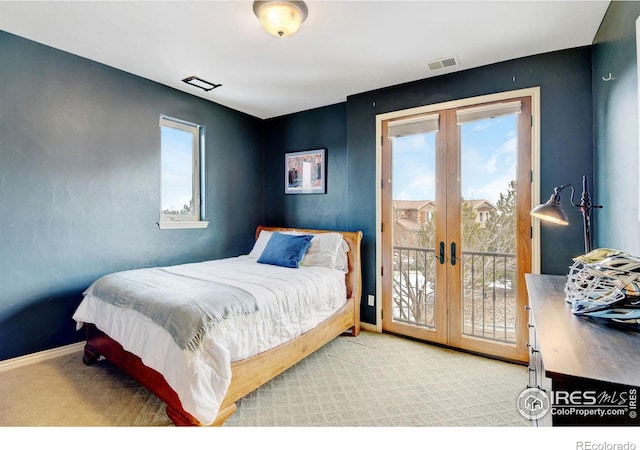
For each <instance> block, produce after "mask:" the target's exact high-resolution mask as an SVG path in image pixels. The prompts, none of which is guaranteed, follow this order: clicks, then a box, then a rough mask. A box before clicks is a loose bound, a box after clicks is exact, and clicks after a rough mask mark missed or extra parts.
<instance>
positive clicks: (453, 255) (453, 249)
mask: <svg viewBox="0 0 640 450" xmlns="http://www.w3.org/2000/svg"><path fill="white" fill-rule="evenodd" d="M451 265H452V266H455V265H456V243H455V242H452V243H451Z"/></svg>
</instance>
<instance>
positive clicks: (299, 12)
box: [253, 1, 308, 37]
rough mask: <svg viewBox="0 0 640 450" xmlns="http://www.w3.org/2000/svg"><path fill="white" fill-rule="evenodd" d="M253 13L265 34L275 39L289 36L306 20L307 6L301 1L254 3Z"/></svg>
mask: <svg viewBox="0 0 640 450" xmlns="http://www.w3.org/2000/svg"><path fill="white" fill-rule="evenodd" d="M253 12H254V13H255V15H256V16H258V18H259V19H260V23H261V24H262V26H263V27H264V29H265V30H267V32H269V33H270V34H272V35H274V36H277V37H285V36H290V35H292V34H293V33H295V32H296V31H298V28H300V24H301V23H302V22H304V21H305V19H306V18H307V12H308V11H307V5H305V3H304V2H302V1H291V2H279V1H261V2H259V1H255V2H253Z"/></svg>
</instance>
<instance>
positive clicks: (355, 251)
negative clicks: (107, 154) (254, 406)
mask: <svg viewBox="0 0 640 450" xmlns="http://www.w3.org/2000/svg"><path fill="white" fill-rule="evenodd" d="M262 230H267V231H300V232H304V233H324V232H332V230H312V229H302V228H283V227H265V226H262V225H260V226H259V227H258V228H257V229H256V235H255V237H256V239H257V238H258V235H259V234H260V231H262ZM333 232H336V231H333ZM337 232H338V233H340V234H342V236H343V237H344V239H345V241H346V242H347V243H348V244H349V247H350V251H349V252H348V253H347V256H348V261H349V272H348V273H347V274H346V276H345V283H346V288H347V299H348V301H347V303H346V304H345V305H344V306H343V307H342V308H341V309H340V310H339V311H338V312H337V313H336V314H334V315H333V316H332V317H330V318H328V319H327V320H325V321H324V322H322V323H321V324H320V325H318V326H317V327H315V328H314V329H312V330H310V331H308V332H306V333H304V334H303V335H301V336H299V337H298V338H296V339H294V340H292V341H290V342H287V343H285V344H282V345H280V346H278V347H276V348H273V349H271V350H268V351H265V352H263V353H260V354H258V355H256V356H253V357H251V358H247V359H244V360H240V361H236V362H234V363H232V364H231V374H232V379H231V385H230V386H229V390H228V391H227V394H226V396H225V398H224V400H223V401H222V404H221V405H220V410H219V412H218V416H217V417H216V419H215V421H214V422H213V424H212V425H217V426H220V425H222V424H223V423H224V422H225V421H226V420H227V419H228V418H229V417H231V415H232V414H233V413H234V412H235V410H236V402H237V401H238V400H239V399H241V398H242V397H244V396H246V395H247V394H249V393H250V392H252V391H254V390H255V389H257V388H258V387H260V386H262V385H263V384H265V383H266V382H268V381H269V380H271V379H272V378H274V377H275V376H277V375H279V374H281V373H282V372H284V371H285V370H286V369H288V368H289V367H291V366H293V365H294V364H296V363H297V362H299V361H301V360H302V359H304V358H305V357H306V356H308V355H310V354H311V353H313V352H314V351H316V350H317V349H319V348H320V347H322V346H323V345H325V344H326V343H328V342H329V341H331V340H333V339H334V338H335V337H337V336H340V335H343V334H349V335H353V336H357V335H358V334H359V333H360V299H361V296H362V280H361V266H360V264H361V263H360V243H361V241H362V232H361V231H354V232H350V231H337ZM85 328H86V333H87V343H86V345H85V349H84V356H83V361H84V363H85V364H87V365H91V364H93V363H95V362H96V361H98V359H99V358H100V356H104V358H105V359H107V360H108V361H110V362H111V363H112V364H114V365H115V366H117V367H119V368H120V369H121V370H122V371H124V372H125V373H127V374H129V375H130V376H132V377H133V378H135V379H136V380H137V381H138V382H139V383H140V384H141V385H143V386H144V387H145V388H147V389H148V390H149V391H150V392H152V393H153V394H155V395H156V396H157V397H158V398H160V399H161V400H162V401H163V402H165V403H166V404H167V409H166V411H167V415H168V416H169V418H170V419H171V421H172V422H173V423H174V424H175V425H202V424H201V423H200V422H198V421H197V420H196V419H195V418H194V417H193V416H191V415H190V414H189V413H187V412H186V411H184V409H182V405H181V403H180V400H179V399H178V395H177V394H176V392H175V391H174V390H173V389H172V388H171V387H170V386H169V385H168V384H167V382H166V381H165V379H164V377H163V376H162V375H161V374H160V373H159V372H157V371H156V370H154V369H151V368H149V367H147V366H145V365H144V364H143V363H142V361H141V359H140V358H139V357H137V356H136V355H134V354H132V353H130V352H128V351H126V350H124V349H123V348H122V346H121V345H120V344H119V343H117V342H116V341H114V340H113V339H111V338H110V337H109V336H107V335H106V334H105V333H103V332H102V331H100V330H99V329H98V328H96V326H95V325H93V324H85ZM349 329H350V333H349V332H348V330H349Z"/></svg>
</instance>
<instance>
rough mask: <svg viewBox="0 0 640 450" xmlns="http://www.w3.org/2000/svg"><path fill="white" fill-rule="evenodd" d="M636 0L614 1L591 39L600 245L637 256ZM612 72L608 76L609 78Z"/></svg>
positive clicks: (596, 227)
mask: <svg viewBox="0 0 640 450" xmlns="http://www.w3.org/2000/svg"><path fill="white" fill-rule="evenodd" d="M639 15H640V2H617V1H616V2H612V3H611V4H610V6H609V9H608V11H607V14H606V15H605V18H604V20H603V22H602V24H601V26H600V29H599V30H598V33H597V35H596V38H595V39H594V44H593V102H594V140H595V179H594V182H595V184H596V189H595V194H596V200H597V201H598V202H601V203H602V204H603V206H604V209H603V210H602V211H601V212H600V213H599V214H598V213H596V214H598V215H597V216H596V220H595V221H594V232H595V240H596V244H597V246H599V247H607V248H616V249H620V250H624V251H626V252H629V253H631V254H633V255H637V256H640V216H639V211H638V203H639V202H640V199H639V191H640V183H639V179H640V166H639V165H640V161H639V160H638V154H639V152H640V150H639V148H640V147H639V145H640V144H639V142H638V66H637V64H638V57H637V51H636V25H635V22H636V19H637V18H638V16H639ZM609 74H611V76H612V79H611V80H610V81H605V80H603V77H604V78H606V79H608V78H609Z"/></svg>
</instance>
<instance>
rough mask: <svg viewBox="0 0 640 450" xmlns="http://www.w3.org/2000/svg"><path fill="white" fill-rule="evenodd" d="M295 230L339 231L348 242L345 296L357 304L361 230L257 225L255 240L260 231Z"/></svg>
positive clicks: (360, 281)
mask: <svg viewBox="0 0 640 450" xmlns="http://www.w3.org/2000/svg"><path fill="white" fill-rule="evenodd" d="M262 230H266V231H297V232H300V233H313V234H317V233H340V234H341V235H342V237H343V238H344V240H345V242H346V243H347V244H349V252H348V253H347V259H348V260H349V272H348V273H347V274H346V277H345V283H346V286H347V298H351V297H353V298H354V299H355V300H356V302H357V304H358V305H359V304H360V300H361V298H362V268H361V262H360V244H361V242H362V231H337V230H313V229H309V228H288V227H267V226H264V225H259V226H258V228H257V229H256V236H255V238H256V240H257V239H258V236H259V235H260V231H262Z"/></svg>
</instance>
